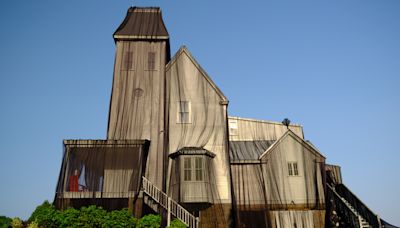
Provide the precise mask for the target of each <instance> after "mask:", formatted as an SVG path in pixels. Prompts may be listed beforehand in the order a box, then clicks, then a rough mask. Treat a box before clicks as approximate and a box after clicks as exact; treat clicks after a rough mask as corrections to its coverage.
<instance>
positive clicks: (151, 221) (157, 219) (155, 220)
mask: <svg viewBox="0 0 400 228" xmlns="http://www.w3.org/2000/svg"><path fill="white" fill-rule="evenodd" d="M160 225H161V216H160V215H152V214H150V215H146V216H143V217H142V218H141V219H140V220H139V222H138V223H137V226H136V227H137V228H144V227H146V228H159V227H160Z"/></svg>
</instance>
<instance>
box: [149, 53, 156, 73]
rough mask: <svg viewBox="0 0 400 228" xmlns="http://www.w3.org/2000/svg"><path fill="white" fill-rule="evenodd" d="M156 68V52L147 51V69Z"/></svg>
mask: <svg viewBox="0 0 400 228" xmlns="http://www.w3.org/2000/svg"><path fill="white" fill-rule="evenodd" d="M155 69H156V53H155V52H149V53H148V55H147V70H155Z"/></svg>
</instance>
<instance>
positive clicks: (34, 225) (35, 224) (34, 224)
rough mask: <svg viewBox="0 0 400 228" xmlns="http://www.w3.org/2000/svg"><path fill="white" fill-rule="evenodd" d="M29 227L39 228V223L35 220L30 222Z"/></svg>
mask: <svg viewBox="0 0 400 228" xmlns="http://www.w3.org/2000/svg"><path fill="white" fill-rule="evenodd" d="M28 228H39V223H37V222H35V221H33V222H31V223H29V225H28Z"/></svg>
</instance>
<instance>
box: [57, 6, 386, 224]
mask: <svg viewBox="0 0 400 228" xmlns="http://www.w3.org/2000/svg"><path fill="white" fill-rule="evenodd" d="M114 40H115V43H116V57H115V67H114V76H113V84H112V92H111V99H110V110H109V119H108V132H107V140H65V141H64V155H63V161H62V167H61V171H60V175H59V180H58V183H57V189H56V196H55V201H54V203H55V205H56V206H57V207H58V208H60V209H65V208H67V207H70V206H72V207H78V208H79V207H81V206H85V205H90V204H96V205H100V206H103V207H104V208H106V209H109V210H113V209H120V208H124V207H129V208H131V209H134V213H135V215H137V216H141V215H143V214H144V213H146V212H145V211H146V210H150V211H151V210H154V212H155V213H159V212H160V211H159V210H160V209H162V208H165V209H166V208H167V207H166V206H165V205H167V204H168V203H167V202H169V203H170V202H174V201H176V202H177V203H179V204H180V205H182V206H183V207H184V208H185V209H186V210H187V211H185V213H186V214H185V215H189V216H191V218H193V221H196V223H197V221H198V219H197V218H196V217H194V216H193V215H195V216H198V217H200V227H240V228H241V227H254V228H259V227H272V228H290V227H294V228H306V227H307V228H309V227H315V228H317V227H324V226H326V227H333V226H334V225H335V224H336V220H335V219H339V220H340V224H341V225H342V226H344V227H360V221H361V220H360V215H361V216H363V217H364V218H365V219H366V220H367V221H368V222H369V223H370V224H371V225H372V226H373V227H379V226H380V223H381V221H380V219H379V217H378V216H376V215H375V214H374V213H373V212H372V211H371V210H369V209H368V208H367V207H366V206H365V205H364V204H363V203H362V202H361V201H360V200H359V199H358V198H357V197H356V196H355V195H354V194H353V193H351V192H350V191H349V190H348V189H347V188H346V187H345V186H344V185H343V183H342V177H341V171H340V167H339V166H334V165H326V164H325V157H324V156H323V155H322V154H321V153H320V152H319V151H318V149H317V148H316V147H315V146H314V145H313V144H311V142H309V141H306V140H304V135H303V129H302V127H301V126H300V125H289V123H287V125H288V126H286V125H284V124H282V123H276V122H271V121H261V120H254V119H245V118H240V117H228V110H227V109H228V108H227V106H228V99H227V98H226V97H225V96H224V94H223V93H222V92H221V90H220V89H219V88H218V87H217V86H216V85H215V83H214V82H213V81H212V80H211V78H210V77H209V76H208V75H207V73H206V72H205V70H204V69H203V68H202V67H201V66H200V64H199V63H198V62H197V61H196V60H195V59H194V57H193V56H192V55H191V53H190V52H189V51H188V49H187V48H186V47H182V48H180V49H179V51H178V52H177V53H176V54H175V56H174V57H173V58H172V59H171V58H170V47H169V35H168V32H167V29H166V27H165V25H164V23H163V21H162V17H161V10H160V9H159V8H138V7H131V8H130V9H129V10H128V13H127V15H126V17H125V19H124V21H123V22H122V23H121V25H120V26H119V27H118V29H117V31H116V32H115V33H114ZM143 176H144V177H146V178H143V180H145V183H146V184H143V186H142V177H143ZM327 183H328V184H329V185H327ZM144 186H146V188H144ZM146 189H147V190H146ZM150 189H151V190H152V191H151V190H150ZM140 192H141V193H143V194H139V193H140ZM144 194H147V195H145V196H144ZM139 195H140V196H139ZM160 195H161V196H162V197H161V198H160ZM157 199H158V201H157ZM159 199H162V200H159ZM171 199H172V200H173V201H171ZM161 201H162V202H164V203H160V202H161ZM176 202H174V205H177V203H176ZM157 203H158V205H157ZM347 203H350V204H351V205H353V207H354V208H355V210H357V211H358V212H359V214H358V215H357V213H355V212H354V211H352V209H350V207H349V206H348V205H347ZM145 204H147V205H148V207H147V208H146V206H143V205H145ZM160 205H161V206H160ZM177 208H178V207H177ZM180 208H181V207H180ZM136 209H137V210H136ZM183 211H184V210H183ZM161 214H163V213H161ZM164 214H165V213H164ZM164 214H163V215H164ZM174 215H176V214H174ZM325 215H327V216H325ZM339 220H338V221H339ZM382 223H384V224H386V222H383V221H382ZM388 226H389V225H388Z"/></svg>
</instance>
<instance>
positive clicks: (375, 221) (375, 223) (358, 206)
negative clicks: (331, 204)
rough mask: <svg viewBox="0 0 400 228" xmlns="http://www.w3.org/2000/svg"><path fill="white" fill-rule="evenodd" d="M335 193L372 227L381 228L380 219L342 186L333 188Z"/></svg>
mask: <svg viewBox="0 0 400 228" xmlns="http://www.w3.org/2000/svg"><path fill="white" fill-rule="evenodd" d="M335 191H336V192H337V193H338V194H339V195H340V196H341V197H343V198H344V199H345V200H346V201H347V202H349V203H350V204H351V205H352V206H353V207H354V209H355V210H356V211H357V212H358V213H359V214H360V215H361V216H362V217H363V218H364V219H365V220H367V222H368V223H369V224H371V226H372V227H381V224H380V218H379V216H378V215H376V214H375V213H374V212H373V211H372V210H371V209H369V208H368V207H367V206H366V205H365V204H364V203H363V202H362V201H361V200H360V199H359V198H358V197H357V196H356V195H355V194H354V193H352V192H351V191H350V189H348V188H347V187H346V186H345V185H344V184H338V185H336V186H335Z"/></svg>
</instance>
